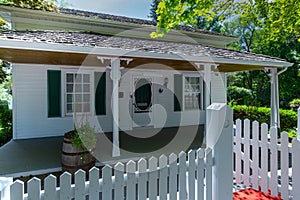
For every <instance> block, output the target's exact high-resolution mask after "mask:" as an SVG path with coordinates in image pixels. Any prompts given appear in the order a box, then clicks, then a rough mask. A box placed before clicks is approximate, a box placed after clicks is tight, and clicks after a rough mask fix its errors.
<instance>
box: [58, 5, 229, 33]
mask: <svg viewBox="0 0 300 200" xmlns="http://www.w3.org/2000/svg"><path fill="white" fill-rule="evenodd" d="M59 12H60V13H63V14H69V15H76V16H81V17H88V18H92V19H103V20H110V21H116V22H122V23H131V24H139V25H150V26H156V22H154V21H150V20H145V19H137V18H131V17H125V16H117V15H111V14H104V13H96V12H90V11H83V10H76V9H66V8H60V10H59ZM175 29H176V30H181V31H187V32H195V33H203V34H208V35H218V36H226V37H232V38H235V37H234V36H231V35H227V34H221V33H217V32H212V31H206V30H200V29H198V28H195V27H193V26H187V25H185V26H184V25H180V26H178V27H177V28H175Z"/></svg>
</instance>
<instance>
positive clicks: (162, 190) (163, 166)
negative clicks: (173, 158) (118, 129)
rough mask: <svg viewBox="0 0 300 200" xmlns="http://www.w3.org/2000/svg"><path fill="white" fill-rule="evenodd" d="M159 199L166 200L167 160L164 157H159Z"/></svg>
mask: <svg viewBox="0 0 300 200" xmlns="http://www.w3.org/2000/svg"><path fill="white" fill-rule="evenodd" d="M158 163H159V164H158V166H159V171H160V173H159V199H160V200H167V194H168V190H167V188H168V168H167V164H168V158H167V156H165V155H161V156H160V157H159V162H158Z"/></svg>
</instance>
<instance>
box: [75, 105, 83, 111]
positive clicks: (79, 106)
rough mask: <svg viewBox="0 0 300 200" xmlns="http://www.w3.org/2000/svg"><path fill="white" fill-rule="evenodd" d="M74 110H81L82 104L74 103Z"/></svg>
mask: <svg viewBox="0 0 300 200" xmlns="http://www.w3.org/2000/svg"><path fill="white" fill-rule="evenodd" d="M75 112H82V104H81V103H76V104H75Z"/></svg>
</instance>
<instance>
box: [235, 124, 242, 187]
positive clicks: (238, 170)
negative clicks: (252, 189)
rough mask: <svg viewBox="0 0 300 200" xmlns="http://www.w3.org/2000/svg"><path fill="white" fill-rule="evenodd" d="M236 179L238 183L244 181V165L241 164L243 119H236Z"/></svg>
mask: <svg viewBox="0 0 300 200" xmlns="http://www.w3.org/2000/svg"><path fill="white" fill-rule="evenodd" d="M235 134H236V135H235V143H236V144H235V147H234V148H235V152H237V153H236V154H235V160H236V162H235V181H236V183H237V184H241V182H242V177H241V175H242V166H241V160H242V157H241V154H240V152H241V136H242V120H240V119H237V120H236V131H235Z"/></svg>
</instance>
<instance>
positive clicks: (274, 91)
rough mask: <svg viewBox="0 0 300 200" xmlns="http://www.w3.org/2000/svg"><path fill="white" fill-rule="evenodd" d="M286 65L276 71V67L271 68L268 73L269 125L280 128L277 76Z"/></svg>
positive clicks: (282, 71)
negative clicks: (269, 89) (269, 81)
mask: <svg viewBox="0 0 300 200" xmlns="http://www.w3.org/2000/svg"><path fill="white" fill-rule="evenodd" d="M286 70H287V67H284V69H283V70H281V71H280V72H277V68H272V69H271V73H270V74H269V76H270V78H271V116H270V117H271V127H275V128H277V129H278V130H279V129H280V114H279V84H278V76H279V75H280V74H282V73H284V72H285V71H286Z"/></svg>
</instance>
